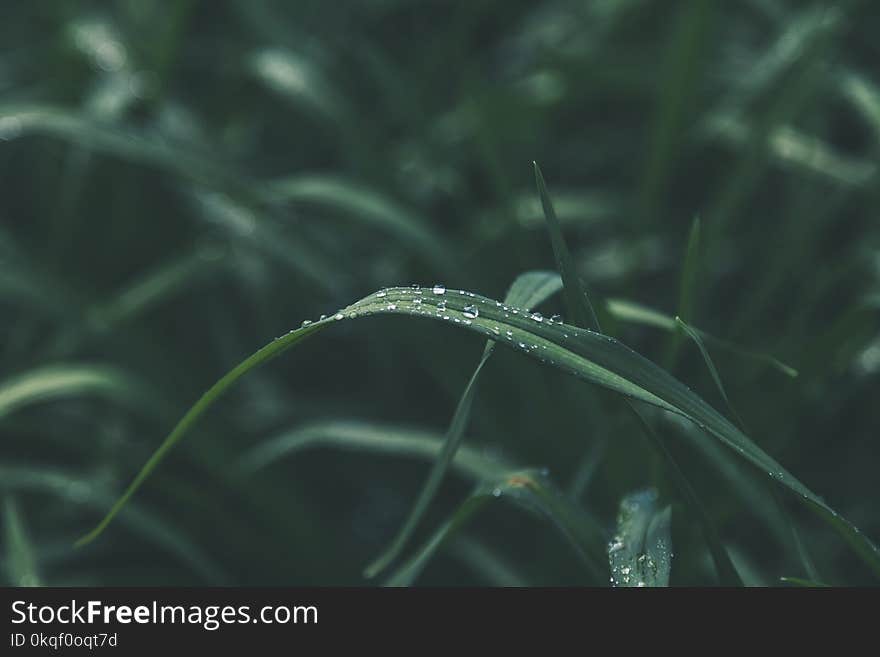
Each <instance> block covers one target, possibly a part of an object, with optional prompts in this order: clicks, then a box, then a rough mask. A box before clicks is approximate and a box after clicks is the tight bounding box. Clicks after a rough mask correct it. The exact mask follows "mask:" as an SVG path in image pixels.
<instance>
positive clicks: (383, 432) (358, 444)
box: [239, 420, 511, 480]
mask: <svg viewBox="0 0 880 657" xmlns="http://www.w3.org/2000/svg"><path fill="white" fill-rule="evenodd" d="M443 444H444V437H443V436H442V435H440V434H438V433H435V432H433V431H425V430H424V429H417V428H415V427H401V426H396V425H390V424H376V423H372V422H360V421H352V420H348V421H346V420H329V421H326V422H315V423H312V424H308V425H306V426H304V427H300V428H298V429H294V430H293V431H287V432H284V433H283V434H281V435H280V436H277V437H276V438H272V439H270V440H267V441H266V442H264V443H262V444H260V445H258V446H257V447H255V448H254V449H252V450H251V451H249V452H248V453H247V454H245V455H244V456H243V457H242V459H241V461H240V463H239V468H240V471H241V472H242V473H243V474H247V475H250V474H254V473H255V472H257V471H259V470H261V469H263V468H265V467H267V466H268V465H271V464H272V463H275V462H277V461H278V460H279V459H281V458H284V457H285V456H289V455H291V454H295V453H297V452H300V451H302V450H305V449H309V448H312V447H325V446H327V447H338V448H342V449H351V450H356V451H365V452H378V453H382V454H393V455H396V456H410V457H417V458H422V459H425V460H433V459H435V458H436V457H437V456H438V455H439V454H440V452H441V450H442V448H443ZM450 467H452V468H454V469H456V470H458V471H459V472H460V473H461V474H463V475H465V476H467V477H470V478H472V479H477V480H483V479H489V478H492V477H498V476H500V475H501V473H503V472H507V471H509V470H510V469H511V466H510V465H509V464H507V463H505V462H503V461H498V460H495V459H490V458H488V457H486V456H483V454H482V453H481V451H480V450H478V449H475V448H473V447H468V446H467V445H461V446H460V447H459V449H458V451H456V453H455V456H454V457H453V459H452V462H451V463H450Z"/></svg>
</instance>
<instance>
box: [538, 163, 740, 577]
mask: <svg viewBox="0 0 880 657" xmlns="http://www.w3.org/2000/svg"><path fill="white" fill-rule="evenodd" d="M534 166H535V179H536V181H537V183H538V191H539V193H540V196H541V201H542V203H543V205H544V212H545V214H546V215H547V227H548V230H549V231H550V235H551V242H552V244H553V250H554V252H555V253H556V261H557V264H558V266H559V267H560V270H559V274H560V276H561V277H562V281H563V283H564V290H565V291H566V295H565V301H566V307H567V309H568V312H569V313H571V314H572V315H573V316H574V317H575V318H577V317H580V318H582V319H585V318H590V319H591V320H592V322H593V324H592V325H593V326H595V328H596V330H597V331H599V332H600V333H601V326H600V324H599V318H598V317H597V315H596V313H595V312H594V311H593V306H592V304H591V303H590V297H589V292H588V291H587V289H586V287H585V286H584V285H583V281H582V280H581V278H580V277H579V276H578V275H577V272H576V271H575V270H574V264H573V262H572V259H571V256H570V255H569V252H568V247H567V245H566V243H565V238H564V237H563V235H562V232H561V230H560V229H559V224H558V222H557V221H556V215H555V213H554V212H553V203H552V201H551V200H550V197H549V195H548V193H547V187H546V185H545V184H544V178H543V176H542V175H541V170H540V168H539V167H538V165H537V164H535V165H534ZM600 307H602V306H600ZM581 328H584V329H588V328H589V326H588V325H587V324H583V325H581ZM609 339H610V338H609ZM658 369H659V368H658ZM662 371H665V370H662ZM624 401H625V404H626V406H627V408H628V409H629V411H630V412H631V413H632V414H633V415H634V416H635V417H636V419H637V420H638V425H639V428H640V429H642V431H643V433H644V434H645V436H646V437H647V438H648V440H649V442H650V443H651V444H652V445H653V446H654V447H655V449H656V451H657V452H658V453H659V454H660V456H661V457H662V458H663V462H664V463H665V464H666V469H667V471H668V472H669V473H670V475H671V477H672V482H673V484H674V485H675V486H676V487H677V488H678V490H679V492H680V494H681V496H682V497H683V498H684V500H685V503H686V504H687V505H688V506H689V507H690V510H691V512H692V513H693V515H694V516H695V517H696V519H697V520H698V522H699V523H700V527H701V529H702V532H703V536H704V537H705V539H706V543H707V545H708V546H709V552H710V554H711V555H712V559H713V561H715V566H716V570H717V572H718V576H719V577H720V578H721V581H722V583H723V584H725V585H729V586H741V585H742V580H741V579H740V577H739V575H738V574H737V572H736V569H735V568H734V566H733V564H732V563H731V562H730V557H729V555H728V554H727V551H726V550H725V549H724V546H723V545H722V543H721V540H720V538H719V535H718V530H717V529H716V527H715V523H714V522H713V521H712V518H711V516H709V514H708V513H707V512H706V510H705V508H704V507H703V505H702V504H701V503H700V501H699V498H698V497H697V494H696V492H695V491H694V489H693V486H691V484H690V482H689V481H688V479H687V477H686V476H685V474H684V473H683V472H682V470H681V468H680V467H679V466H678V463H677V462H676V461H675V459H674V457H673V456H672V452H671V451H670V450H669V449H668V448H667V446H666V441H665V439H664V438H663V436H662V435H660V434H659V433H658V432H656V431H654V430H653V428H652V427H651V426H650V425H649V424H648V422H647V421H646V420H645V418H644V417H643V416H642V414H641V413H639V410H638V409H637V408H636V407H635V405H634V404H633V403H632V401H631V400H630V399H625V400H624Z"/></svg>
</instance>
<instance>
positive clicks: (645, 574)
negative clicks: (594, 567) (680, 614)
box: [608, 489, 672, 587]
mask: <svg viewBox="0 0 880 657" xmlns="http://www.w3.org/2000/svg"><path fill="white" fill-rule="evenodd" d="M671 515H672V509H671V508H670V507H668V506H667V507H666V508H665V509H662V510H658V509H657V491H656V490H654V489H648V490H643V491H639V492H636V493H631V494H629V495H627V496H626V497H624V498H623V500H621V502H620V510H619V512H618V514H617V533H616V534H615V535H614V538H613V539H612V541H611V543H609V544H608V561H609V564H610V565H611V583H612V585H613V586H621V587H657V586H669V571H670V569H671V567H672V536H671V533H672V532H671Z"/></svg>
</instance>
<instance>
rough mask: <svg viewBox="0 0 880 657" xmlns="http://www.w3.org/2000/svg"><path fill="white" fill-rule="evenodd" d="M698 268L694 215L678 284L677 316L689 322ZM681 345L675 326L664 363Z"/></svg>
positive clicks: (696, 219) (671, 361) (671, 360)
mask: <svg viewBox="0 0 880 657" xmlns="http://www.w3.org/2000/svg"><path fill="white" fill-rule="evenodd" d="M699 270H700V217H699V216H697V217H694V222H693V223H692V224H691V230H690V233H688V241H687V248H686V249H685V254H684V264H683V265H682V268H681V281H680V282H679V286H678V316H679V317H681V318H682V319H683V320H684V321H686V322H690V321H691V319H692V317H693V311H694V296H695V293H696V286H697V274H698V273H699ZM680 347H681V329H680V327H678V326H676V327H675V330H674V331H673V332H672V334H671V335H670V336H669V343H668V349H667V354H668V358H667V359H666V363H668V364H674V363H675V360H676V358H677V356H678V350H679V348H680Z"/></svg>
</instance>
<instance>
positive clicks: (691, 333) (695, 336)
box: [675, 317, 745, 429]
mask: <svg viewBox="0 0 880 657" xmlns="http://www.w3.org/2000/svg"><path fill="white" fill-rule="evenodd" d="M675 322H676V323H677V324H678V325H679V326H680V327H681V329H682V330H683V331H684V332H685V333H686V334H687V336H688V337H689V338H690V339H691V340H693V341H694V344H696V345H697V348H698V349H699V350H700V354H701V355H702V356H703V361H704V362H705V363H706V368H707V369H708V370H709V374H710V375H711V376H712V380H713V381H714V382H715V387H716V388H718V392H719V394H720V395H721V398H722V399H723V400H724V403H725V405H726V406H727V410H729V411H730V414H731V415H732V416H733V417H734V419H735V420H736V421H737V422H738V423H739V426H740V428H743V429H745V423H744V422H743V420H742V418H741V417H740V416H739V413H737V412H736V410H735V409H734V408H733V404H731V403H730V398H729V397H728V396H727V391H726V390H725V389H724V384H723V383H722V382H721V375H720V374H718V368H716V367H715V363H714V362H713V361H712V357H711V356H710V355H709V350H708V349H706V345H705V344H703V339H702V338H701V337H700V334H699V333H697V332H696V331H695V330H694V329H693V328H691V327H690V326H688V325H687V323H686V322H685V321H684V320H683V319H682V318H681V317H676V318H675Z"/></svg>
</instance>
